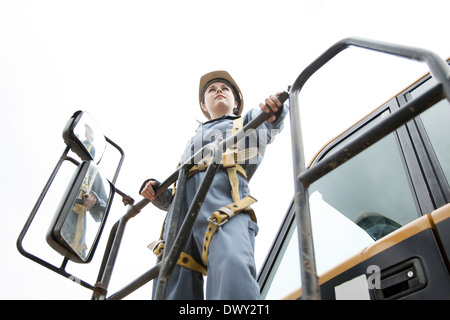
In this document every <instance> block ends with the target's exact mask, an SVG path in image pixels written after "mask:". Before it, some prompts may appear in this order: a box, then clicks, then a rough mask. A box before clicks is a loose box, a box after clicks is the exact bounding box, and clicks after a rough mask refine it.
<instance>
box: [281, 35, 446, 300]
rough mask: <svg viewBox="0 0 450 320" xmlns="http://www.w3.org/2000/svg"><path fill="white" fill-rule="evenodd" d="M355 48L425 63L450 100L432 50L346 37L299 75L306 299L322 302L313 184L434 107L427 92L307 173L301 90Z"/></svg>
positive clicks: (298, 212)
mask: <svg viewBox="0 0 450 320" xmlns="http://www.w3.org/2000/svg"><path fill="white" fill-rule="evenodd" d="M351 46H354V47H360V48H364V49H369V50H374V51H377V52H381V53H387V54H392V55H395V56H400V57H404V58H407V59H411V60H416V61H421V62H425V63H426V64H427V66H428V68H429V69H430V72H431V73H432V75H433V76H434V77H435V79H436V80H437V82H438V83H439V84H440V86H439V88H440V91H441V95H440V98H442V97H443V96H444V97H446V98H447V99H448V100H449V101H450V81H449V75H450V69H449V67H448V65H447V63H446V62H445V60H443V59H441V58H440V57H439V56H437V55H436V54H435V53H433V52H430V51H428V50H424V49H420V48H413V47H407V46H401V45H396V44H390V43H384V42H378V41H373V40H366V39H361V38H346V39H343V40H341V41H339V42H337V43H336V44H334V45H333V46H331V47H330V48H329V49H328V50H327V51H325V52H324V53H323V54H322V55H321V56H319V57H318V58H317V59H316V60H315V61H313V63H311V64H310V65H309V66H308V67H307V68H306V69H305V70H304V71H303V72H302V73H301V74H300V75H299V76H298V78H297V79H296V81H295V82H294V84H293V85H292V89H291V92H290V98H289V100H290V108H289V112H290V124H291V139H292V141H291V143H292V158H293V167H294V168H293V169H294V170H293V171H294V186H295V197H294V206H295V217H296V223H297V228H298V237H299V251H300V265H301V270H300V272H301V279H302V296H303V298H304V299H320V288H319V284H318V277H317V272H316V263H315V257H314V247H313V240H312V228H311V217H310V210H309V203H308V187H309V185H310V184H311V183H312V182H314V181H316V180H317V179H319V178H320V177H322V176H323V175H325V174H326V173H328V172H329V171H331V170H333V169H334V168H336V167H337V166H339V165H341V164H342V163H344V162H345V161H347V160H348V159H350V158H351V157H353V156H355V155H356V154H358V153H359V152H361V151H362V150H364V149H365V148H367V147H368V146H369V145H371V144H373V143H375V142H376V141H378V140H379V139H381V138H382V137H384V136H386V135H387V134H389V133H390V132H392V131H393V130H395V129H396V128H398V127H399V126H401V125H402V124H404V123H405V122H407V121H408V120H410V119H412V118H414V117H415V116H416V115H418V114H419V113H420V112H423V111H424V110H425V109H427V108H428V107H430V106H431V104H430V103H429V102H430V101H428V103H427V99H426V98H425V96H430V95H432V94H429V93H430V92H427V93H425V94H423V95H422V97H421V98H417V99H415V100H413V101H412V102H411V103H408V106H409V107H408V106H404V107H403V108H401V109H400V111H401V112H395V113H393V114H391V115H390V116H389V117H387V118H386V119H384V121H382V122H381V123H379V124H378V125H377V126H376V127H374V128H372V130H369V131H368V132H366V134H364V135H361V136H360V137H358V138H357V139H355V140H354V141H353V142H352V143H351V146H346V149H350V150H348V151H346V150H339V151H338V152H336V154H333V155H332V156H330V157H328V158H326V159H325V160H323V161H321V162H319V163H318V164H316V165H315V166H313V167H312V168H310V169H308V170H306V167H305V158H304V147H303V138H302V130H301V124H300V111H299V98H298V97H299V94H300V91H301V89H302V88H303V86H304V84H305V83H306V81H307V80H308V79H309V78H310V77H311V76H312V75H313V74H314V73H315V72H316V71H317V70H319V69H320V68H321V67H322V66H323V65H325V64H326V63H327V62H328V61H330V60H331V59H332V58H333V57H334V56H336V55H337V54H338V53H340V52H341V51H343V50H345V49H347V48H348V47H351ZM434 94H435V95H439V93H436V92H435V93H434ZM442 94H443V96H442ZM412 106H414V108H410V107H412Z"/></svg>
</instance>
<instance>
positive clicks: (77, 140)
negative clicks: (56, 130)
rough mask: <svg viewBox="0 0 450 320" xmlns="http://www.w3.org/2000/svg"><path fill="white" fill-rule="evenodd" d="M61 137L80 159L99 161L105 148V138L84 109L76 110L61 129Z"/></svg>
mask: <svg viewBox="0 0 450 320" xmlns="http://www.w3.org/2000/svg"><path fill="white" fill-rule="evenodd" d="M63 139H64V142H65V143H66V145H67V146H69V147H70V148H71V150H72V151H73V152H75V153H76V154H77V155H78V156H79V157H80V158H81V159H82V160H85V161H88V160H93V161H94V162H95V163H97V164H98V163H99V162H100V160H101V158H102V156H103V154H104V152H105V149H106V139H105V136H104V135H103V133H102V131H101V130H100V128H99V127H98V125H97V124H96V122H95V121H94V119H93V118H92V117H91V116H90V115H89V114H88V113H87V112H85V111H77V112H75V113H74V114H73V115H72V117H71V118H70V119H69V121H68V122H67V124H66V126H65V127H64V130H63Z"/></svg>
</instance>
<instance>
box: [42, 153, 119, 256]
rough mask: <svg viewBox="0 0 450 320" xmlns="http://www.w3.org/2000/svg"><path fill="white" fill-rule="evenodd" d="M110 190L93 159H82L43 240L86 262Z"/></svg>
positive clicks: (94, 240) (90, 252)
mask: <svg viewBox="0 0 450 320" xmlns="http://www.w3.org/2000/svg"><path fill="white" fill-rule="evenodd" d="M113 194H114V192H113V187H112V185H111V184H110V183H109V182H108V180H106V179H105V178H104V177H103V176H102V174H101V173H100V172H99V170H98V168H97V167H96V166H95V165H94V163H93V162H92V161H88V162H83V163H82V164H81V165H80V169H79V170H78V172H77V173H76V174H75V176H74V177H73V179H72V182H71V183H70V184H69V186H68V188H67V190H66V196H64V197H63V199H62V200H61V204H60V206H59V209H58V211H57V212H56V215H55V219H54V223H53V224H52V226H51V228H50V230H49V233H48V235H47V242H48V243H49V244H50V245H51V246H52V247H53V248H54V249H56V250H57V251H59V252H60V253H61V254H63V255H64V256H66V257H67V258H68V259H70V260H72V261H75V262H89V261H90V260H91V259H92V256H93V253H94V251H95V248H96V246H97V243H98V239H99V237H100V234H101V232H102V230H103V226H104V223H105V221H106V216H107V214H108V211H109V206H110V203H111V201H112V197H113Z"/></svg>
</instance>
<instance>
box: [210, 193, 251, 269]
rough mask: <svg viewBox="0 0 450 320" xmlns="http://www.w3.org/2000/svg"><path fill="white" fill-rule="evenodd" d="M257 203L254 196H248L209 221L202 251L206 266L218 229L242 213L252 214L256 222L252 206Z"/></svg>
mask: <svg viewBox="0 0 450 320" xmlns="http://www.w3.org/2000/svg"><path fill="white" fill-rule="evenodd" d="M255 202H256V199H255V198H253V197H252V196H247V197H245V198H243V199H241V200H238V201H236V202H233V203H231V204H229V205H226V206H225V207H222V208H220V209H219V210H217V211H215V212H214V213H213V214H212V216H211V217H210V218H209V219H208V222H209V225H208V227H207V228H206V233H205V237H204V238H203V251H202V259H203V262H204V263H205V265H206V266H208V253H209V245H210V244H211V240H212V238H213V236H214V234H215V233H216V231H217V229H218V228H219V227H220V226H222V225H224V224H225V223H226V222H227V221H228V220H230V219H231V218H233V217H234V216H235V215H237V214H238V213H240V212H243V211H246V212H248V213H249V214H250V216H251V218H252V220H253V221H254V222H256V216H255V213H254V212H253V210H252V209H251V208H249V206H250V205H252V204H253V203H255Z"/></svg>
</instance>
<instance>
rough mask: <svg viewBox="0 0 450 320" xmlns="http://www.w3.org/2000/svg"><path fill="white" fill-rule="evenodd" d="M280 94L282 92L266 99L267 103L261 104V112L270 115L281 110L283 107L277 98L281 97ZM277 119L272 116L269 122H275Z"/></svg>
mask: <svg viewBox="0 0 450 320" xmlns="http://www.w3.org/2000/svg"><path fill="white" fill-rule="evenodd" d="M280 94H281V92H277V94H276V95H271V96H269V97H268V98H266V100H264V102H265V103H260V104H259V107H260V108H261V110H262V111H264V112H266V113H269V112H271V111H273V112H277V111H278V108H280V107H281V106H282V105H283V104H282V103H281V102H280V100H278V98H277V96H279V95H280ZM276 118H277V117H276V116H275V115H271V116H270V117H269V119H268V120H269V122H273V121H275V119H276Z"/></svg>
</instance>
